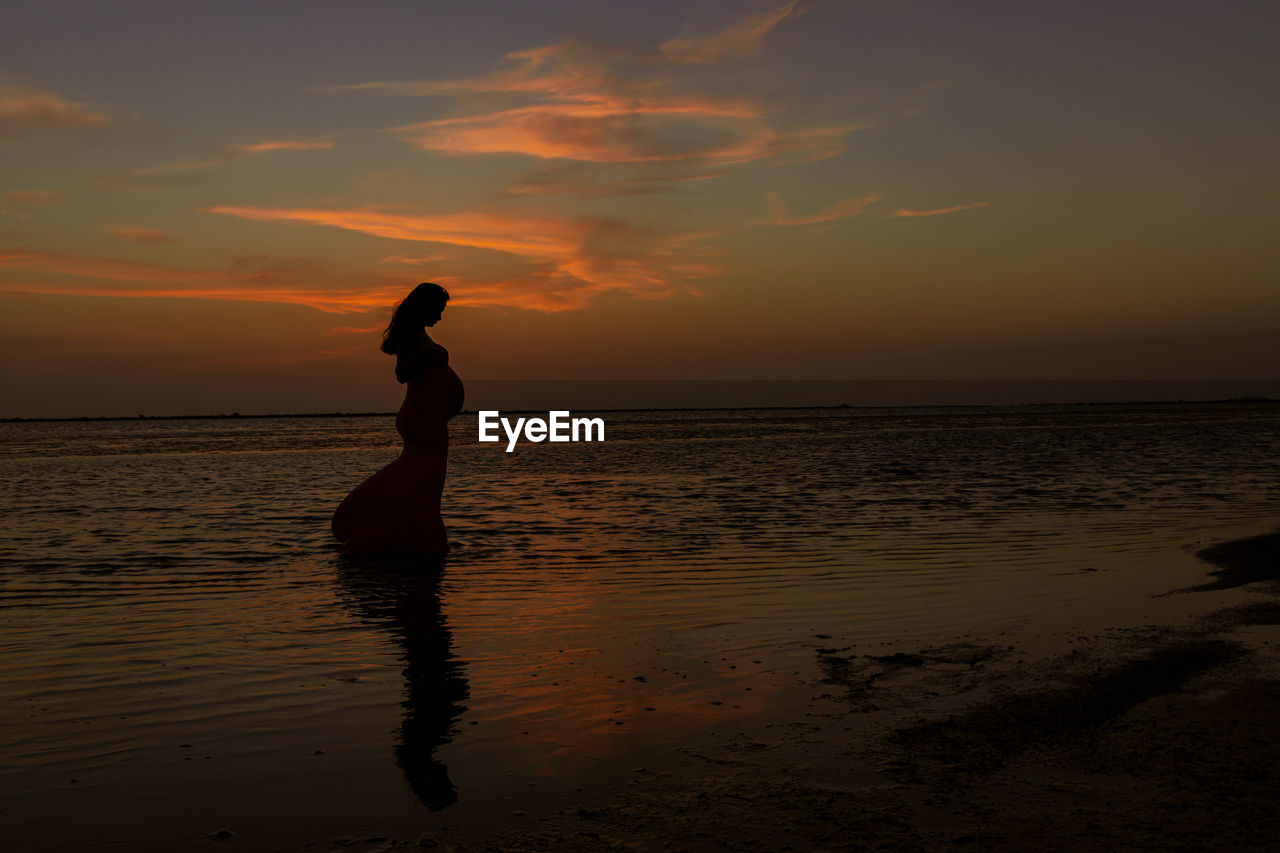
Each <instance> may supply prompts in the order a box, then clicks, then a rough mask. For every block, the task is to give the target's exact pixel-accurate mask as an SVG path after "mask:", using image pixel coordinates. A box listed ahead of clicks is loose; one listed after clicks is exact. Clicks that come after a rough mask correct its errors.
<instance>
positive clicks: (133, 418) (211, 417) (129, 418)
mask: <svg viewBox="0 0 1280 853" xmlns="http://www.w3.org/2000/svg"><path fill="white" fill-rule="evenodd" d="M1274 404H1280V398H1276V397H1257V396H1245V397H1228V398H1224V399H1214V400H1129V401H1111V400H1106V401H1099V400H1081V401H1076V402H1071V403H1063V402H1052V403H939V404H928V403H924V404H921V403H917V404H910V405H853V404H850V403H837V404H835V405H812V406H797V405H786V406H642V407H636V408H593V409H591V410H590V411H592V412H604V413H608V412H751V411H780V410H799V409H828V410H829V409H1010V408H1029V407H1036V408H1063V407H1069V406H1206V405H1212V406H1221V405H1274ZM506 411H511V412H515V413H526V412H534V411H539V410H537V409H526V408H521V409H509V410H506ZM475 412H476V410H474V409H463V410H462V412H461V413H460V414H464V415H467V414H475ZM395 415H396V413H395V412H301V413H278V414H248V415H242V414H240V413H239V412H231V413H230V414H204V415H96V416H95V415H78V416H76V417H67V418H21V417H18V418H0V423H6V424H22V423H26V424H30V423H96V422H103V423H107V422H137V421H221V420H272V419H275V420H279V419H286V418H391V417H395Z"/></svg>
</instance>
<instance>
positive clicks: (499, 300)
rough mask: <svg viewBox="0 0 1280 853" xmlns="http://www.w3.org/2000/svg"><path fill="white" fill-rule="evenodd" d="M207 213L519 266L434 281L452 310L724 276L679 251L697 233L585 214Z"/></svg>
mask: <svg viewBox="0 0 1280 853" xmlns="http://www.w3.org/2000/svg"><path fill="white" fill-rule="evenodd" d="M210 212H212V213H221V214H227V215H230V216H236V217H239V218H241V219H250V220H256V221H266V222H302V223H307V224H311V225H327V226H330V227H334V228H343V229H346V230H349V231H357V232H360V233H363V234H370V235H372V236H375V237H386V238H390V239H395V240H412V241H418V242H425V243H445V244H449V245H454V246H463V247H467V248H473V249H484V250H489V251H495V252H502V253H505V254H507V255H511V256H512V257H513V260H518V261H522V262H524V268H522V269H521V270H520V272H519V274H517V275H515V276H512V277H510V278H506V279H502V280H500V281H497V282H488V283H486V282H483V281H476V280H474V279H471V278H468V279H465V280H461V279H459V278H458V277H457V276H449V275H435V276H434V278H435V280H436V281H438V282H439V283H440V284H447V282H448V281H459V282H460V285H459V291H458V298H457V299H456V300H455V302H456V304H461V305H503V306H508V307H520V308H534V309H537V310H543V311H562V310H568V309H573V308H581V307H584V306H585V305H586V304H588V303H589V302H590V300H591V299H592V298H593V297H594V296H595V295H597V294H599V293H603V292H605V291H622V292H625V293H627V294H629V295H630V296H632V297H635V298H640V299H661V298H665V297H669V296H673V295H675V294H676V293H678V292H680V291H681V286H680V285H679V284H678V283H677V282H679V281H681V280H683V279H689V278H700V277H706V276H711V275H717V274H719V273H721V272H722V271H723V270H722V269H721V268H720V267H718V266H716V265H714V264H711V263H708V262H706V261H703V260H697V259H696V258H697V255H696V251H694V250H689V249H688V248H687V246H686V244H687V243H688V242H689V241H691V240H693V239H695V238H697V237H699V236H700V235H697V234H675V235H673V234H660V233H657V232H653V231H649V230H646V229H642V228H636V227H634V226H631V225H628V224H627V223H624V222H620V221H617V220H611V219H603V218H600V217H590V216H578V217H573V216H551V215H543V216H529V215H522V214H512V213H506V212H487V213H476V212H464V213H454V214H447V215H437V216H426V215H408V214H399V213H388V212H386V211H382V210H370V209H357V210H324V209H293V208H284V209H272V208H255V207H233V206H226V205H224V206H218V207H213V208H210Z"/></svg>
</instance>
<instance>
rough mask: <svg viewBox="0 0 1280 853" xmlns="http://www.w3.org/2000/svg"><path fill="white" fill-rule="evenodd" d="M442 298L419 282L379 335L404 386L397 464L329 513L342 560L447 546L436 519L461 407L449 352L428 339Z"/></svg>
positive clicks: (459, 385) (458, 383)
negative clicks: (451, 422)
mask: <svg viewBox="0 0 1280 853" xmlns="http://www.w3.org/2000/svg"><path fill="white" fill-rule="evenodd" d="M448 301H449V293H448V291H446V290H445V289H444V288H443V287H441V286H440V285H438V284H430V283H426V284H420V285H418V286H417V287H415V288H414V289H413V292H411V293H410V294H409V295H408V296H406V297H405V298H404V301H402V302H401V303H400V304H399V305H397V306H396V310H395V313H394V314H393V315H392V316H391V323H390V325H388V326H387V330H386V331H385V332H384V333H383V335H382V351H383V352H385V353H387V354H388V355H394V356H395V357H396V379H398V380H399V381H400V382H402V383H403V384H404V385H405V394H404V403H403V404H402V405H401V406H400V411H399V412H398V413H397V414H396V431H397V432H399V433H400V437H401V438H403V439H404V450H403V451H401V453H400V456H399V458H397V459H396V460H395V461H394V462H392V463H391V464H390V465H388V466H387V467H385V468H383V469H382V470H381V471H379V472H378V473H376V474H374V475H373V476H372V477H370V478H369V479H367V480H365V481H364V482H363V483H361V484H360V485H359V486H356V488H355V490H354V491H352V492H351V494H349V495H347V497H346V499H345V500H343V502H342V503H341V504H340V505H339V506H338V509H337V511H336V512H334V514H333V525H332V526H333V535H334V536H336V537H338V539H339V540H340V541H341V542H342V553H343V554H378V553H410V554H441V553H443V552H444V551H445V549H446V548H447V547H448V539H447V538H446V536H445V530H444V521H443V520H442V519H441V518H440V495H441V493H442V492H443V491H444V475H445V467H446V465H447V464H448V459H449V419H450V418H452V417H453V416H454V415H456V414H457V413H458V412H459V411H460V410H461V409H462V398H463V390H462V381H461V380H460V379H458V375H457V374H456V373H454V372H453V369H452V368H451V367H449V353H448V351H447V350H445V348H444V347H442V346H440V345H439V344H437V343H436V342H435V341H433V340H431V338H430V337H429V336H428V335H427V330H426V328H425V327H427V326H434V325H435V324H436V323H438V322H440V315H441V314H443V313H444V306H445V303H446V302H448Z"/></svg>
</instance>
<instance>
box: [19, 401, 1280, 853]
mask: <svg viewBox="0 0 1280 853" xmlns="http://www.w3.org/2000/svg"><path fill="white" fill-rule="evenodd" d="M605 419H606V422H607V441H605V442H604V443H603V444H562V445H549V444H542V445H530V444H521V445H519V446H518V447H517V448H516V450H515V452H513V453H510V454H508V453H505V452H503V447H502V446H500V445H492V444H478V443H476V441H475V428H476V427H475V416H474V415H469V416H463V417H461V418H459V419H457V420H456V421H455V422H454V428H453V433H452V441H453V446H452V451H451V452H452V456H451V464H450V474H449V477H450V479H449V483H448V484H447V486H446V492H445V508H446V509H445V512H446V521H447V523H448V524H449V527H450V533H451V538H452V539H453V540H454V543H455V546H456V547H455V549H454V551H453V552H452V553H451V555H450V558H449V561H448V564H447V566H446V568H445V569H444V571H443V574H442V575H440V576H439V577H438V578H435V579H432V578H430V577H425V576H424V574H423V571H422V569H421V568H420V567H416V566H406V565H395V564H389V565H388V564H377V565H371V564H367V563H358V562H351V561H344V560H340V559H338V558H337V556H336V552H335V549H334V546H333V543H332V542H331V540H330V539H329V534H328V518H329V515H330V513H331V512H332V509H333V507H334V506H335V505H336V503H337V502H338V501H339V500H340V499H341V498H342V496H343V495H345V493H346V492H347V491H348V490H349V489H350V488H351V487H352V486H354V485H355V484H356V483H358V482H359V481H360V480H361V479H362V478H363V477H365V476H367V475H368V474H369V473H372V472H373V471H374V470H376V469H377V468H378V467H380V466H381V465H383V464H385V463H386V462H388V461H390V460H391V459H392V458H394V456H395V455H396V453H397V452H398V439H397V437H396V435H395V431H394V426H393V423H392V421H391V419H389V418H298V419H248V418H246V419H224V420H173V421H137V422H133V421H121V422H90V423H16V424H15V423H9V424H0V472H2V474H3V482H4V483H5V492H4V497H3V499H2V500H0V513H2V517H3V519H4V520H3V529H2V532H0V579H2V580H0V620H2V623H0V653H3V656H4V661H5V667H4V669H3V672H2V673H0V722H2V723H3V729H2V732H3V734H0V743H2V744H3V751H2V754H3V756H4V764H3V767H2V768H0V785H3V787H4V789H5V790H6V791H7V792H8V795H7V797H6V801H5V803H4V805H3V806H0V809H2V810H3V811H2V812H0V836H2V837H4V838H6V840H7V841H8V842H9V845H8V846H10V848H11V849H19V850H45V849H48V850H53V849H65V848H66V847H67V846H68V845H74V844H80V845H84V846H87V847H90V848H97V847H101V848H103V849H110V848H112V847H116V846H118V847H119V849H154V850H171V849H184V848H186V847H189V846H193V845H196V844H198V843H201V842H203V841H204V838H205V836H206V835H207V834H208V833H211V832H213V831H215V830H217V829H218V828H220V827H228V828H230V829H231V830H232V831H233V832H234V833H235V838H236V840H237V842H238V844H237V846H238V847H241V848H243V849H269V848H271V847H273V846H286V847H296V846H301V843H300V842H302V841H312V840H315V841H326V842H327V841H329V840H331V839H333V838H335V837H337V836H341V835H350V834H352V833H355V834H359V833H362V832H364V833H387V834H392V835H396V836H404V837H412V834H413V832H414V830H415V829H417V830H419V831H420V830H421V829H423V828H426V827H427V826H429V825H432V822H433V821H434V822H437V823H438V822H439V821H441V820H452V821H463V822H466V821H486V820H492V819H493V817H492V816H493V815H495V814H499V813H500V814H502V815H511V814H513V813H514V812H517V811H526V810H527V811H531V812H536V810H537V809H538V808H540V807H542V806H543V805H545V804H547V803H555V802H559V801H560V800H561V799H562V798H563V797H564V796H565V792H572V791H574V790H575V789H577V788H580V787H583V788H586V790H588V791H590V790H592V789H593V787H598V786H605V785H608V784H610V783H611V781H612V780H614V779H616V778H617V776H618V773H619V772H620V770H619V769H620V768H622V769H626V768H630V767H632V766H634V765H635V764H642V763H652V762H656V761H660V760H661V759H660V755H661V753H662V750H663V749H664V748H667V747H669V746H671V745H672V744H674V743H677V742H680V741H682V740H688V739H690V738H697V737H698V736H700V735H701V734H707V733H711V732H716V731H720V732H724V731H732V730H733V728H734V727H735V726H738V725H742V724H745V723H746V722H750V721H760V720H767V719H771V718H773V717H775V716H777V715H778V714H779V713H780V709H782V708H784V707H792V706H793V705H794V703H795V702H796V701H797V697H804V696H808V695H811V694H812V693H813V692H815V691H814V690H813V682H814V680H815V679H816V677H817V671H816V659H815V649H816V648H817V647H819V646H821V645H823V644H824V643H828V642H830V643H841V644H844V645H852V646H853V647H855V648H859V649H864V648H865V649H868V650H872V649H880V648H882V647H883V646H886V645H896V646H898V647H907V646H909V645H910V644H912V643H917V644H918V643H924V642H931V641H935V640H938V639H946V638H953V639H954V638H960V637H965V636H975V635H982V636H986V637H1001V638H1005V639H1007V640H1008V641H1009V642H1010V643H1017V644H1019V645H1022V644H1026V643H1032V642H1033V638H1034V637H1035V635H1036V634H1040V633H1048V632H1049V631H1051V630H1053V629H1055V628H1063V629H1066V628H1069V627H1074V628H1079V627H1080V626H1089V625H1095V626H1102V625H1112V624H1120V623H1122V622H1125V621H1130V622H1133V621H1142V620H1145V619H1152V618H1159V617H1161V616H1163V615H1166V612H1167V609H1168V608H1174V607H1176V606H1177V605H1176V604H1168V603H1165V602H1170V601H1171V599H1152V598H1151V597H1150V596H1151V595H1152V594H1153V593H1157V592H1161V591H1164V590H1167V589H1170V588H1173V587H1176V586H1180V585H1185V584H1186V583H1189V582H1191V580H1192V579H1194V578H1195V577H1196V576H1197V575H1198V574H1199V573H1200V572H1202V571H1203V568H1204V567H1203V566H1197V565H1196V564H1195V561H1194V560H1193V559H1191V558H1190V556H1189V555H1188V554H1187V551H1188V549H1189V548H1190V547H1191V546H1193V545H1195V544H1197V543H1204V542H1207V541H1209V540H1211V539H1213V538H1217V537H1221V536H1226V535H1229V534H1233V533H1239V532H1259V531H1261V530H1266V529H1270V528H1271V527H1272V526H1273V525H1274V523H1275V520H1276V518H1277V517H1278V515H1280V514H1278V512H1277V510H1280V466H1278V465H1277V463H1276V460H1277V459H1280V408H1278V407H1275V406H1265V405H1255V406H1245V405H1239V406H1231V405H1223V404H1218V405H1199V406H1197V405H1161V406H1121V405H1117V406H1080V407H1043V408H1036V407H1016V408H971V409H965V408H943V409H823V410H754V411H703V412H688V411H682V412H631V413H622V412H617V413H608V414H607V415H605ZM1002 641H1003V640H1002ZM73 780H74V781H73ZM68 814H74V815H76V820H74V821H69V820H66V819H63V816H65V815H68Z"/></svg>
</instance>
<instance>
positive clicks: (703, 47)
mask: <svg viewBox="0 0 1280 853" xmlns="http://www.w3.org/2000/svg"><path fill="white" fill-rule="evenodd" d="M795 10H796V3H795V2H794V0H793V2H791V3H787V4H785V5H783V6H779V7H777V8H775V9H773V10H770V11H769V12H766V13H763V14H761V15H757V16H753V17H750V18H747V19H745V20H743V21H741V22H739V23H736V24H733V25H731V26H729V27H728V28H726V29H724V30H723V31H721V32H719V33H715V34H713V35H710V36H699V37H693V36H681V37H678V38H675V39H670V40H668V41H667V42H664V43H663V44H662V45H660V46H659V47H658V48H656V49H653V48H650V49H645V48H637V47H631V46H615V45H598V44H593V43H590V42H586V41H582V40H570V41H565V42H561V43H558V44H553V45H547V46H544V47H538V48H531V49H529V50H523V51H516V52H513V53H509V54H507V56H506V58H505V61H504V62H503V63H502V64H501V65H500V66H499V67H498V68H497V69H495V70H494V71H493V72H491V73H489V74H487V75H482V76H479V77H470V78H464V79H460V80H452V81H408V82H385V81H384V82H372V83H361V84H356V85H352V86H342V87H335V89H336V90H345V91H364V92H371V93H376V94H382V95H401V96H406V95H408V96H424V95H452V96H467V95H478V94H486V95H495V94H498V95H506V96H509V97H508V99H507V100H508V101H510V100H511V99H515V100H516V101H517V102H519V101H526V102H529V103H524V104H522V105H518V106H512V107H506V108H503V109H499V110H493V111H487V112H481V113H476V114H473V115H464V116H460V117H454V118H447V119H436V120H433V121H426V122H418V123H414V124H408V125H403V126H400V127H396V128H392V130H393V131H395V132H398V133H401V134H403V135H404V136H405V138H406V139H407V140H408V141H409V142H410V143H411V144H412V145H414V146H416V147H418V148H421V149H424V150H430V151H439V152H442V153H446V154H452V155H474V154H521V155H526V156H531V157H537V158H540V159H553V158H556V159H565V160H577V161H582V162H588V163H615V164H619V163H621V164H657V163H681V162H699V163H704V164H713V165H730V164H740V163H747V162H751V161H755V160H762V159H766V158H771V157H775V156H778V155H780V154H785V153H791V152H804V153H805V157H806V159H809V160H814V159H821V158H822V157H826V156H830V155H831V154H834V153H836V152H838V151H840V150H842V147H843V137H844V136H845V135H847V134H848V133H850V132H851V131H853V130H856V129H859V128H860V127H862V126H865V125H859V124H850V123H838V124H833V125H830V126H826V127H820V128H800V129H797V130H790V131H783V130H779V129H776V128H774V127H773V126H771V125H770V123H769V122H768V121H766V111H765V110H764V108H763V107H762V106H761V105H760V104H757V103H754V102H752V101H750V100H747V99H744V98H739V97H727V96H724V95H714V96H708V95H696V94H691V93H689V92H687V91H673V89H674V87H676V86H679V87H681V89H682V90H683V89H685V88H687V87H690V86H694V85H696V84H697V80H696V79H689V78H688V77H687V76H682V77H678V78H668V77H663V76H659V75H660V74H661V72H663V71H666V70H670V69H675V68H681V69H686V67H687V66H695V65H703V64H708V63H711V62H713V61H714V60H718V59H722V58H725V57H728V56H732V55H735V54H738V53H741V52H743V51H744V50H746V49H748V48H750V47H752V46H754V45H756V44H758V43H759V42H760V40H761V39H762V38H763V37H764V36H765V35H766V34H767V33H768V32H770V31H771V30H772V29H773V28H774V27H776V26H777V25H778V23H779V22H781V21H782V20H784V19H786V18H788V17H790V16H791V15H792V14H794V13H795ZM332 90H333V89H331V91H332Z"/></svg>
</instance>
